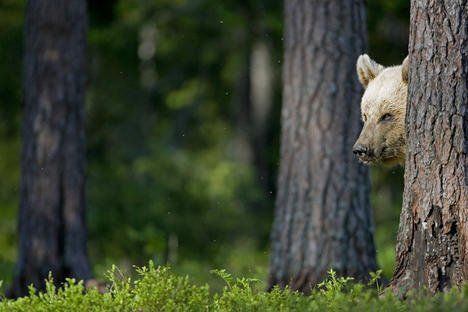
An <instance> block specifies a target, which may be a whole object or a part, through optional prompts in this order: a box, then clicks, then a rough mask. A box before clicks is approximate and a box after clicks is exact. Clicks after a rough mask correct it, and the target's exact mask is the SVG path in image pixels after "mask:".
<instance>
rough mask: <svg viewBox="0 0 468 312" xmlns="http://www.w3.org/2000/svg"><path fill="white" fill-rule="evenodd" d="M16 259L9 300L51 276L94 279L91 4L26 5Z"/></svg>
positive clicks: (44, 1) (48, 1) (71, 0)
mask: <svg viewBox="0 0 468 312" xmlns="http://www.w3.org/2000/svg"><path fill="white" fill-rule="evenodd" d="M25 23H26V24H25V55H24V68H25V73H24V105H25V106H24V120H23V150H22V163H21V171H22V172H21V198H20V211H19V255H18V262H17V268H16V269H17V272H16V276H15V278H14V281H13V284H12V287H11V289H10V293H9V296H10V297H18V296H23V295H26V294H27V293H28V290H27V287H28V285H30V284H34V286H35V287H38V288H39V289H41V288H43V287H44V279H46V278H47V276H48V274H49V272H51V273H52V274H53V277H54V279H55V280H56V281H57V282H61V281H63V280H64V278H65V277H75V278H78V279H89V278H90V276H91V270H90V265H89V262H88V256H87V250H86V225H85V193H84V192H85V142H84V96H85V83H86V74H85V73H86V55H85V52H86V28H87V17H86V1H85V0H67V1H61V0H34V1H33V0H30V1H28V2H27V5H26V20H25Z"/></svg>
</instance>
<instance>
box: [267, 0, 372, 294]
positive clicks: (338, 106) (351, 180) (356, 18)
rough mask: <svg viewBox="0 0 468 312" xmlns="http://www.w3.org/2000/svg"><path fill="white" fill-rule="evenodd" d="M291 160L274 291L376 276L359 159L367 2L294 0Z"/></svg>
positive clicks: (280, 210)
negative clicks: (359, 69) (359, 70)
mask: <svg viewBox="0 0 468 312" xmlns="http://www.w3.org/2000/svg"><path fill="white" fill-rule="evenodd" d="M284 6H285V31H284V40H285V43H284V45H285V46H284V48H285V57H284V67H283V108H282V137H281V163H280V172H279V180H278V195H277V201H276V211H275V222H274V225H273V230H272V236H271V239H272V256H271V267H270V280H269V284H270V287H273V286H274V285H279V286H280V287H284V286H286V285H289V286H290V287H291V288H292V289H297V290H301V291H304V292H307V291H309V290H310V288H311V287H312V286H314V285H315V284H317V283H318V282H320V281H321V280H322V279H323V278H324V277H325V276H326V274H327V271H328V270H329V269H334V270H335V271H337V273H338V274H340V275H346V276H354V277H355V278H357V279H358V280H363V279H367V277H368V274H369V272H370V271H375V269H376V259H375V248H374V242H373V224H372V217H371V209H370V203H369V189H370V183H369V176H368V170H367V168H365V167H364V166H362V165H360V164H359V163H358V162H357V160H356V159H355V158H354V157H353V155H352V152H351V150H352V146H353V143H354V141H355V140H356V138H357V136H358V134H359V131H360V121H359V120H360V116H359V102H360V94H361V87H360V85H359V83H358V81H357V78H356V73H355V62H356V59H357V57H358V56H359V54H360V53H362V52H363V51H365V47H366V26H365V25H366V24H365V10H364V9H365V8H364V1H345V0H330V1H319V0H315V1H312V0H290V1H289V0H288V1H285V2H284Z"/></svg>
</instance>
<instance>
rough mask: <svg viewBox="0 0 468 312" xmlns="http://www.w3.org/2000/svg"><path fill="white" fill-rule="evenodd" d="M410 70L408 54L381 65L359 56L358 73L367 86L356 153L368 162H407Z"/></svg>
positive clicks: (354, 150) (370, 163) (392, 163)
mask: <svg viewBox="0 0 468 312" xmlns="http://www.w3.org/2000/svg"><path fill="white" fill-rule="evenodd" d="M408 69H409V61H408V57H406V58H405V60H404V61H403V62H402V64H401V65H398V66H391V67H384V66H382V65H380V64H378V63H377V62H375V61H374V60H372V59H371V58H370V57H369V56H368V55H367V54H363V55H361V56H359V58H358V59H357V62H356V70H357V75H358V79H359V81H360V82H361V84H362V86H363V87H364V94H363V96H362V100H361V118H362V122H363V128H362V131H361V134H360V135H359V138H358V139H357V141H356V143H355V144H354V146H353V153H354V154H355V155H356V156H357V157H358V159H359V160H360V161H361V162H362V163H364V164H366V165H374V164H382V165H385V166H394V165H404V161H405V154H406V153H405V152H406V132H405V115H406V102H407V94H408Z"/></svg>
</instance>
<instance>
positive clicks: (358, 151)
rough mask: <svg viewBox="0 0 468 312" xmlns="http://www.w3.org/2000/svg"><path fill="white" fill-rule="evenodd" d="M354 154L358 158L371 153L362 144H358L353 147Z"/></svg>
mask: <svg viewBox="0 0 468 312" xmlns="http://www.w3.org/2000/svg"><path fill="white" fill-rule="evenodd" d="M353 153H354V154H355V155H358V156H364V155H367V154H368V153H369V149H368V148H367V147H366V146H364V145H362V144H356V145H354V147H353Z"/></svg>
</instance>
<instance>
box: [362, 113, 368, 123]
mask: <svg viewBox="0 0 468 312" xmlns="http://www.w3.org/2000/svg"><path fill="white" fill-rule="evenodd" d="M362 121H363V122H366V121H367V116H366V114H364V115H362Z"/></svg>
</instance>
